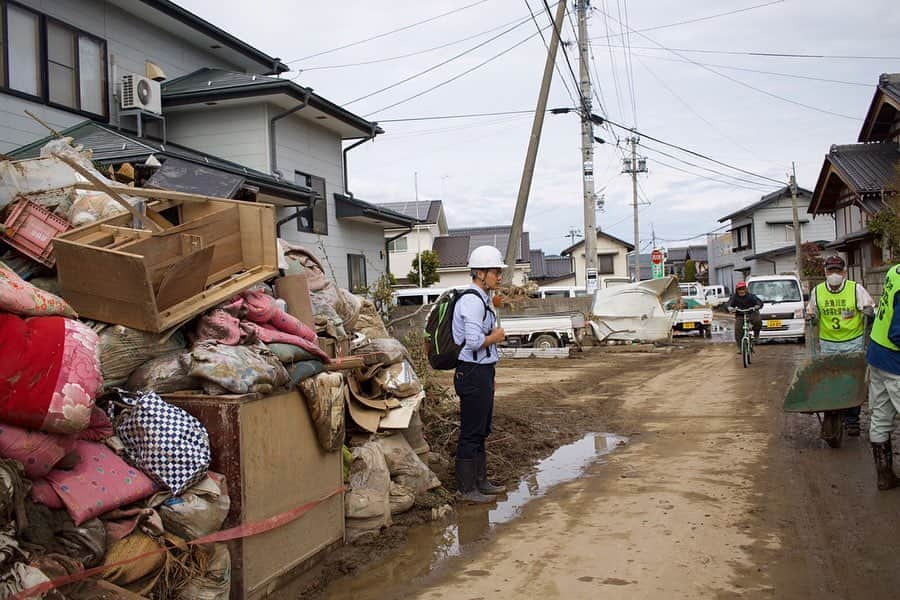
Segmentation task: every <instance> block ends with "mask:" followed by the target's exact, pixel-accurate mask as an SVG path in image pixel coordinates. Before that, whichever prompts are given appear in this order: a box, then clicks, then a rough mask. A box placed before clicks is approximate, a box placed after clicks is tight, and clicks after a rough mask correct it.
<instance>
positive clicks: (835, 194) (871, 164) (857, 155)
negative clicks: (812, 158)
mask: <svg viewBox="0 0 900 600" xmlns="http://www.w3.org/2000/svg"><path fill="white" fill-rule="evenodd" d="M898 165H900V146H898V144H896V143H894V142H880V143H874V144H847V145H844V146H832V147H831V150H830V151H829V153H828V154H827V155H826V156H825V162H824V163H823V164H822V170H821V171H820V172H819V179H818V181H816V191H815V192H814V193H813V196H812V198H811V200H810V203H809V212H810V213H813V214H821V213H831V212H834V211H835V209H836V208H837V205H838V203H839V201H840V200H841V198H842V197H843V193H844V189H849V190H850V191H851V192H853V194H855V195H856V196H857V200H858V201H859V203H860V205H861V206H862V208H864V209H865V210H867V211H868V212H870V213H874V212H877V211H878V210H879V209H880V207H881V196H882V193H884V192H888V193H896V192H898V191H900V190H898V189H897V185H896V180H895V178H896V173H897V171H896V169H897V166H898Z"/></svg>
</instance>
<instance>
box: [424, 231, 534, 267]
mask: <svg viewBox="0 0 900 600" xmlns="http://www.w3.org/2000/svg"><path fill="white" fill-rule="evenodd" d="M511 229H512V228H511V227H510V226H508V225H501V226H498V227H469V228H464V229H451V230H450V231H449V232H448V235H446V236H441V237H438V238H435V240H434V245H433V246H432V248H433V249H434V251H435V252H436V253H437V255H438V258H440V261H441V266H442V267H464V266H466V264H467V263H468V261H469V254H471V253H472V250H474V249H475V248H477V247H478V246H494V247H495V248H497V249H498V250H499V251H500V254H502V255H506V246H507V242H508V240H509V233H510V230H511ZM451 239H452V240H456V241H452V242H451V241H447V240H451ZM462 239H465V240H466V242H465V251H464V252H463V250H462V244H463V242H461V241H458V240H462ZM442 240H444V241H442ZM529 240H530V237H529V235H528V232H523V233H522V238H521V243H520V245H519V255H518V256H517V257H516V262H517V263H525V262H528V260H529V258H530V257H531V249H530V247H529ZM442 252H443V254H442Z"/></svg>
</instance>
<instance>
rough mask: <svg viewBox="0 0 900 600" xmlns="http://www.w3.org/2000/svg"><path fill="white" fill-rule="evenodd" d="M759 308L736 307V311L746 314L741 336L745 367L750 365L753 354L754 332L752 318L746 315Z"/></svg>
mask: <svg viewBox="0 0 900 600" xmlns="http://www.w3.org/2000/svg"><path fill="white" fill-rule="evenodd" d="M757 310H759V309H758V308H756V307H753V308H735V309H734V312H735V313H737V314H740V315H744V318H743V319H742V321H743V326H742V327H743V335H742V336H741V357H742V358H743V359H744V368H745V369H746V368H747V367H749V366H750V362H751V357H752V355H753V346H754V343H753V332H752V328H751V326H750V319H748V318H747V316H746V315H749V314H750V313H752V312H754V311H757Z"/></svg>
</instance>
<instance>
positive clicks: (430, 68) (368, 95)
mask: <svg viewBox="0 0 900 600" xmlns="http://www.w3.org/2000/svg"><path fill="white" fill-rule="evenodd" d="M527 22H528V21H527V19H526V20H525V21H522V22H520V23H518V24H517V25H513V26H512V27H510V28H508V29H504V30H503V31H501V32H500V33H498V34H497V35H495V36H492V37H490V38H488V39H486V40H484V41H483V42H479V43H477V44H475V45H474V46H472V47H471V48H467V49H465V50H463V51H462V52H459V53H457V54H455V55H453V56H451V57H450V58H448V59H446V60H442V61H441V62H439V63H437V64H435V65H432V66H430V67H428V68H427V69H424V70H422V71H419V72H418V73H414V74H413V75H410V76H408V77H404V78H403V79H400V80H399V81H395V82H394V83H391V84H389V85H386V86H384V87H383V88H379V89H377V90H375V91H373V92H369V93H368V94H363V95H362V96H360V97H358V98H354V99H353V100H349V101H347V102H344V106H349V105H350V104H354V103H356V102H359V101H360V100H365V99H366V98H371V97H372V96H375V95H378V94H380V93H382V92H386V91H388V90H390V89H393V88H395V87H397V86H399V85H402V84H404V83H407V82H408V81H412V80H413V79H416V78H418V77H421V76H422V75H425V74H426V73H430V72H431V71H434V70H435V69H439V68H440V67H443V66H444V65H446V64H449V63H451V62H453V61H454V60H457V59H459V58H462V57H463V56H465V55H466V54H469V53H470V52H474V51H475V50H477V49H479V48H481V47H482V46H486V45H487V44H490V43H491V42H493V41H494V40H496V39H498V38H501V37H503V36H504V35H506V34H507V33H509V32H511V31H514V30H516V29H518V28H519V27H521V26H522V25H524V24H525V23H527ZM538 33H540V30H538Z"/></svg>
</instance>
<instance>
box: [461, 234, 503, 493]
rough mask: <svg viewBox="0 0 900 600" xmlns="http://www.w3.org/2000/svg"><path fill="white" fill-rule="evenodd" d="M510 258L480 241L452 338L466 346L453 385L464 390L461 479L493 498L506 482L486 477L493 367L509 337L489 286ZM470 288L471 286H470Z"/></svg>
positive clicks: (466, 487) (465, 486)
mask: <svg viewBox="0 0 900 600" xmlns="http://www.w3.org/2000/svg"><path fill="white" fill-rule="evenodd" d="M504 267H506V265H505V264H503V257H502V256H500V251H499V250H497V249H496V248H494V247H493V246H479V247H478V248H475V249H474V250H473V251H472V254H471V255H470V256H469V270H470V273H471V275H472V285H471V286H469V288H468V290H473V291H474V292H476V293H468V294H465V295H462V296H460V298H459V300H457V302H456V306H455V308H454V311H453V322H452V327H453V340H454V341H455V342H456V343H457V344H460V345H461V346H462V347H461V349H460V351H459V364H458V365H457V367H456V373H455V374H454V377H453V387H454V388H455V389H456V394H457V396H459V442H458V444H457V447H456V480H457V483H458V485H459V491H460V493H461V494H462V497H463V500H466V501H468V502H492V501H493V500H494V499H495V496H494V495H493V494H500V493H502V492H505V491H506V488H505V487H503V486H499V485H494V484H492V483H491V482H490V481H488V479H487V453H486V451H485V447H484V441H485V439H487V436H488V435H490V433H491V419H492V417H493V413H494V367H495V365H496V364H497V361H498V360H500V354H499V352H498V351H497V344H499V343H500V342H502V341H503V340H505V339H506V334H505V333H504V332H503V329H501V328H499V327H497V326H496V325H497V315H496V314H495V313H494V310H493V308H492V307H491V300H490V296H489V295H488V292H489V291H490V290H494V289H497V288H498V287H499V286H500V279H501V274H502V272H503V269H504ZM468 290H467V291H468Z"/></svg>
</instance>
